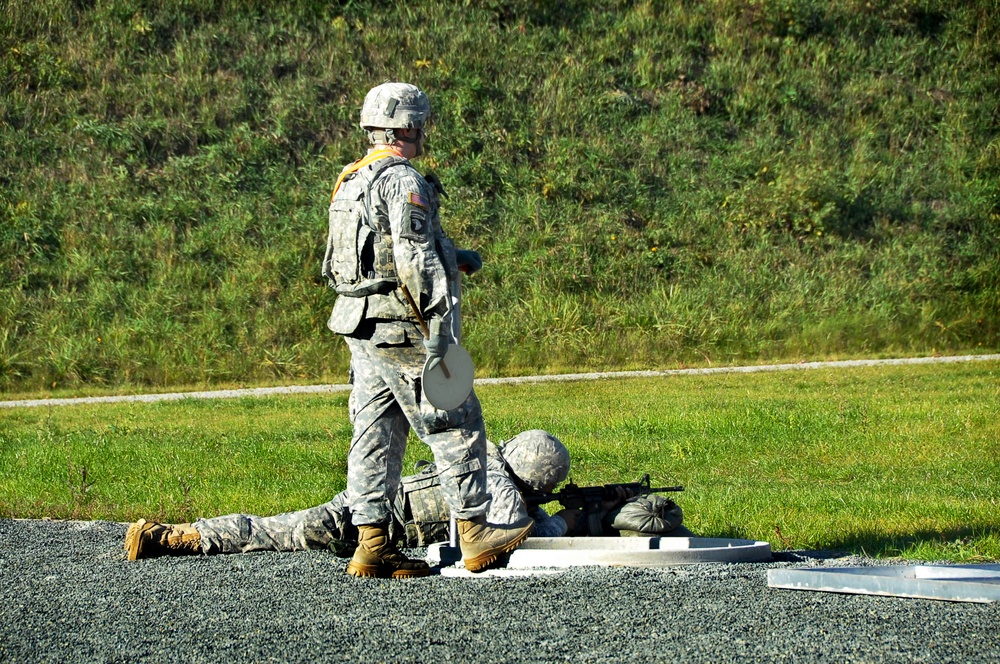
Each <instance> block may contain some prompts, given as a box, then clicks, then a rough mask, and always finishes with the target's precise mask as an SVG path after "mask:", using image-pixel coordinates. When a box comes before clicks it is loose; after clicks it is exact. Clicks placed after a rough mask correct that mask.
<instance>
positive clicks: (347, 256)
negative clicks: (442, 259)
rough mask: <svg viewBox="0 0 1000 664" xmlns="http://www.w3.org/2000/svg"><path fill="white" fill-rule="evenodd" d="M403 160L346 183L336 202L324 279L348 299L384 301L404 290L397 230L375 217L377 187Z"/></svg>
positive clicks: (378, 165)
mask: <svg viewBox="0 0 1000 664" xmlns="http://www.w3.org/2000/svg"><path fill="white" fill-rule="evenodd" d="M406 163H409V162H407V160H406V159H403V158H401V157H386V158H384V159H379V160H378V161H376V162H374V163H372V164H370V165H369V166H366V167H364V168H360V169H358V170H357V171H355V172H354V174H353V176H349V177H347V178H345V179H344V181H343V182H342V183H341V185H340V187H339V189H338V190H337V191H336V193H335V194H334V197H333V200H332V201H331V202H330V233H329V236H328V237H327V243H326V256H325V257H324V258H323V276H324V277H326V278H327V279H328V280H329V282H330V286H332V287H333V288H334V289H335V290H336V291H337V293H338V294H340V295H343V296H345V297H366V296H368V295H376V294H380V295H384V294H387V293H390V292H392V291H393V290H395V288H396V287H397V286H398V285H399V280H398V278H397V276H396V266H395V262H394V260H393V257H392V234H391V230H390V229H389V228H388V227H386V228H380V227H379V224H378V222H377V220H376V219H375V218H374V215H373V214H372V207H371V198H372V191H371V190H372V185H373V184H374V183H375V181H376V180H378V178H379V176H381V175H382V173H383V172H384V171H385V170H386V169H387V168H390V167H392V166H396V165H397V164H406Z"/></svg>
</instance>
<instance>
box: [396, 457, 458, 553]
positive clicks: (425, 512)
mask: <svg viewBox="0 0 1000 664" xmlns="http://www.w3.org/2000/svg"><path fill="white" fill-rule="evenodd" d="M401 483H402V487H401V489H402V492H403V503H404V506H403V510H404V514H403V519H404V524H405V525H404V527H405V528H406V540H405V542H406V544H405V546H407V547H418V546H427V545H429V544H433V543H435V542H447V541H448V536H449V533H448V527H449V524H450V521H451V510H450V509H449V508H448V503H446V502H445V501H444V494H443V493H442V492H441V478H440V473H439V472H438V470H437V466H436V465H435V464H433V463H431V464H428V465H426V466H424V467H423V468H422V469H421V470H420V472H419V473H417V474H416V475H409V476H407V477H404V478H402V481H401Z"/></svg>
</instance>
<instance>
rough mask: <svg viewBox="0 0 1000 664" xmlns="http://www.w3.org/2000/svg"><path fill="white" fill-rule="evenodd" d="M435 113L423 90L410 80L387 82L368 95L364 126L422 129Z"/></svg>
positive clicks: (364, 106) (368, 127)
mask: <svg viewBox="0 0 1000 664" xmlns="http://www.w3.org/2000/svg"><path fill="white" fill-rule="evenodd" d="M430 114H431V102H430V100H429V99H428V98H427V95H426V94H424V92H423V90H421V89H420V88H418V87H417V86H415V85H410V84H409V83H383V84H382V85H376V86H375V87H374V88H372V89H371V90H369V91H368V94H367V95H365V103H364V104H363V105H362V106H361V123H360V124H361V128H362V129H419V128H421V127H423V126H424V123H425V122H426V121H427V118H428V117H430Z"/></svg>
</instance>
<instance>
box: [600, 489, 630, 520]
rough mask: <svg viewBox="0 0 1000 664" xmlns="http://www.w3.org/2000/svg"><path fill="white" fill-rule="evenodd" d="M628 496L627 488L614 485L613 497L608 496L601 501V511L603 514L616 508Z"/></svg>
mask: <svg viewBox="0 0 1000 664" xmlns="http://www.w3.org/2000/svg"><path fill="white" fill-rule="evenodd" d="M630 497H631V496H630V495H629V491H628V489H626V488H625V487H623V486H616V487H615V497H614V498H609V499H608V500H605V501H602V502H601V512H602V513H604V514H607V513H608V512H610V511H611V510H613V509H614V508H616V507H618V506H619V505H621V504H622V503H624V502H625V501H626V500H628V499H629V498H630Z"/></svg>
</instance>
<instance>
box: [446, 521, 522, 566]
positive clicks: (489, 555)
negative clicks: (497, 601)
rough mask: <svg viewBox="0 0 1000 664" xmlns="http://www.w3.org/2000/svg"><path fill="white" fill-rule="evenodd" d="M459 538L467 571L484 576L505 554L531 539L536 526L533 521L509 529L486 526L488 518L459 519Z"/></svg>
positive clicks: (520, 522) (519, 523) (520, 523)
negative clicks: (529, 536)
mask: <svg viewBox="0 0 1000 664" xmlns="http://www.w3.org/2000/svg"><path fill="white" fill-rule="evenodd" d="M457 521H458V538H459V541H460V542H459V543H460V544H461V546H462V558H463V559H464V562H465V569H467V570H469V571H470V572H481V571H483V570H484V569H486V568H487V567H489V566H490V565H492V564H493V563H495V562H496V560H497V558H498V557H499V556H500V555H501V554H504V553H510V552H511V551H513V550H514V549H516V548H517V547H519V546H520V545H521V542H523V541H524V540H526V539H528V535H530V534H531V529H532V527H533V526H534V525H535V522H534V521H532V520H531V518H530V517H524V518H523V519H521V520H520V521H517V522H515V523H512V524H511V525H509V526H497V525H491V524H488V523H486V517H485V516H477V517H475V518H474V519H470V520H465V519H458V520H457Z"/></svg>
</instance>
